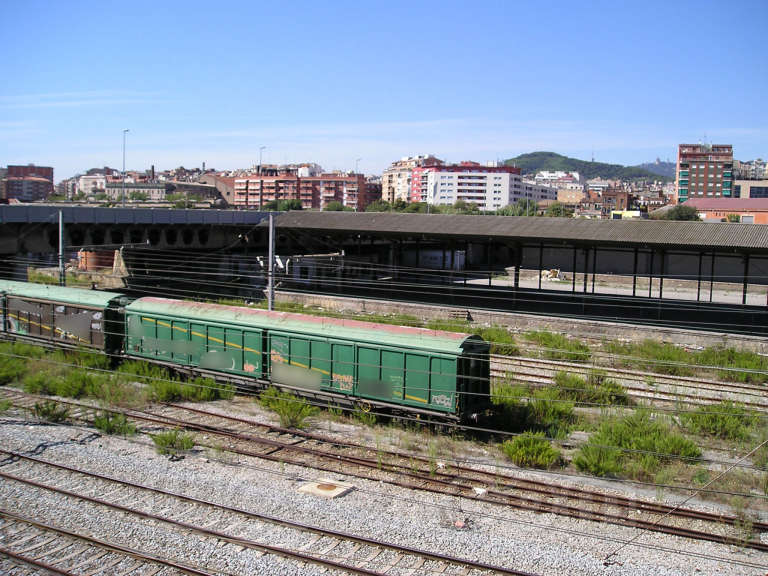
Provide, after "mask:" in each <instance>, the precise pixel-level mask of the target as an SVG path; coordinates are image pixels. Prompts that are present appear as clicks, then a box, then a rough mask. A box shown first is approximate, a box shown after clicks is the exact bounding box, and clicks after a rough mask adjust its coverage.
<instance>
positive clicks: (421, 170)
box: [410, 162, 557, 210]
mask: <svg viewBox="0 0 768 576" xmlns="http://www.w3.org/2000/svg"><path fill="white" fill-rule="evenodd" d="M556 198H557V192H556V191H555V190H554V189H552V188H549V187H547V186H541V185H538V184H536V183H535V182H533V181H527V180H523V179H522V176H521V175H520V168H517V167H514V166H497V165H495V164H491V165H482V164H479V163H477V162H461V163H460V164H451V165H442V166H419V167H417V168H414V169H413V170H412V177H411V195H410V200H411V201H412V202H427V203H429V204H435V205H442V206H448V205H452V204H455V203H456V202H459V201H463V202H467V203H472V204H475V205H477V207H478V208H479V209H480V210H498V209H499V208H503V207H504V206H507V205H509V204H513V203H515V202H518V201H519V200H522V199H530V200H533V201H535V202H540V201H543V200H555V199H556Z"/></svg>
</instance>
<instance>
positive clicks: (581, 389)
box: [554, 370, 631, 406]
mask: <svg viewBox="0 0 768 576" xmlns="http://www.w3.org/2000/svg"><path fill="white" fill-rule="evenodd" d="M554 390H556V391H557V395H558V397H559V398H562V399H563V400H573V401H574V402H581V403H584V404H599V405H616V404H619V405H622V406H627V405H629V404H630V403H631V402H630V398H629V396H628V395H627V391H626V390H625V389H624V387H623V386H621V385H620V384H619V383H618V382H616V381H615V380H611V379H610V378H606V376H605V374H604V373H603V372H600V371H597V370H593V371H591V372H590V373H589V376H588V377H587V378H582V377H581V376H579V375H577V374H571V373H568V372H558V373H557V374H555V378H554Z"/></svg>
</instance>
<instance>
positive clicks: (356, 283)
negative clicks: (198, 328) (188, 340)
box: [147, 269, 746, 327]
mask: <svg viewBox="0 0 768 576" xmlns="http://www.w3.org/2000/svg"><path fill="white" fill-rule="evenodd" d="M147 271H148V272H151V270H149V269H147ZM197 272H199V269H196V270H189V273H190V274H192V273H197ZM216 275H225V274H224V273H216ZM226 275H229V276H231V274H226ZM238 275H239V276H241V277H242V276H243V274H241V273H240V274H238ZM254 278H257V279H263V278H264V275H263V274H259V275H254ZM155 280H165V281H175V282H178V281H179V278H178V277H166V276H156V277H155ZM198 280H199V276H198ZM345 282H346V283H347V285H348V286H360V285H362V284H364V283H361V282H360V281H355V280H344V281H338V282H336V283H337V284H340V285H341V286H343V285H344V283H345ZM230 284H231V285H232V287H233V288H234V287H237V288H240V289H242V288H244V287H243V286H241V285H239V284H236V283H230ZM399 286H401V287H402V290H399V289H396V288H395V286H391V288H392V291H393V292H398V291H399V292H403V293H404V294H409V293H411V292H412V291H413V289H416V288H425V287H428V288H431V289H434V288H439V286H438V285H434V284H429V285H421V284H417V285H414V284H408V283H399ZM153 288H155V287H153ZM455 289H456V290H461V289H462V288H455ZM466 289H468V290H472V291H473V293H474V292H476V291H477V290H478V289H480V290H485V288H483V287H480V286H472V287H468V288H466ZM564 293H565V292H564ZM439 294H440V292H437V293H436V294H435V295H436V296H437V295H439ZM211 295H217V296H220V295H221V293H220V292H218V291H217V292H215V293H211ZM497 297H498V294H496V293H495V292H494V298H497ZM480 298H483V297H482V296H480ZM488 298H491V297H490V296H489V297H488ZM529 300H530V301H531V302H536V301H537V300H535V299H529ZM614 300H615V298H614ZM541 302H542V303H544V302H545V301H541ZM547 302H548V303H551V302H549V301H547ZM692 302H693V301H692ZM616 305H617V304H610V303H607V304H606V306H608V307H610V306H616ZM635 307H638V308H643V307H642V306H637V305H636V306H635ZM621 308H624V309H626V308H627V306H626V305H622V306H621ZM693 309H695V307H694V308H693ZM731 309H732V311H733V312H734V314H739V313H742V314H743V313H746V312H745V311H744V310H743V309H742V308H741V307H738V306H732V307H731ZM573 316H574V317H580V315H573ZM666 323H667V324H671V325H673V324H674V323H675V322H666ZM678 323H680V324H681V325H695V323H692V322H681V321H678ZM700 324H702V325H705V326H707V325H709V323H700ZM739 326H740V325H738V324H734V327H739Z"/></svg>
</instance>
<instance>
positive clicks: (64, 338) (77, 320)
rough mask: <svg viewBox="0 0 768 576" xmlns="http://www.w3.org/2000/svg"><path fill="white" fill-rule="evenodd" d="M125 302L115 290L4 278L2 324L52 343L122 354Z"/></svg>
mask: <svg viewBox="0 0 768 576" xmlns="http://www.w3.org/2000/svg"><path fill="white" fill-rule="evenodd" d="M126 302H127V299H126V297H125V296H123V295H122V294H118V293H117V292H99V291H96V290H83V289H80V288H66V287H62V286H51V285H46V284H31V283H28V282H15V281H12V280H0V330H2V332H5V333H6V334H8V335H12V336H15V337H22V338H30V339H35V340H45V341H46V342H48V343H49V344H60V345H67V346H73V347H85V348H96V349H99V350H102V351H104V352H106V353H107V354H119V353H121V351H122V348H123V316H122V310H121V306H123V305H124V304H125V303H126Z"/></svg>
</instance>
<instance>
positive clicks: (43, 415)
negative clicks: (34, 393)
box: [33, 400, 69, 423]
mask: <svg viewBox="0 0 768 576" xmlns="http://www.w3.org/2000/svg"><path fill="white" fill-rule="evenodd" d="M33 411H34V414H35V416H36V417H37V418H38V419H39V420H46V421H48V422H54V423H57V422H64V421H65V420H66V419H67V417H68V416H69V408H67V407H66V406H59V405H58V404H56V402H52V401H50V400H46V401H44V402H36V403H35V407H34V410H33Z"/></svg>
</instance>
